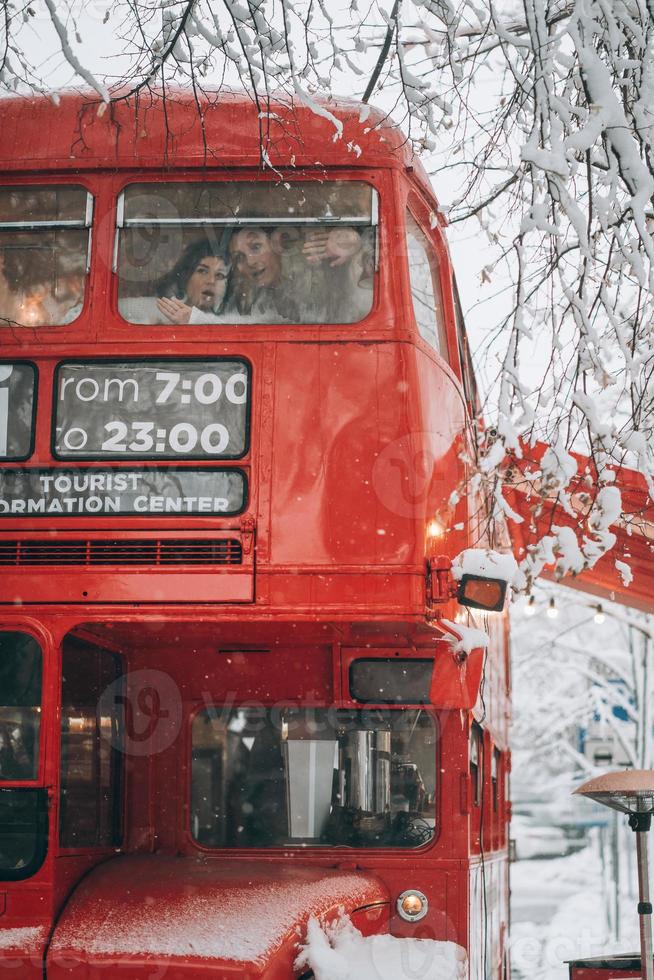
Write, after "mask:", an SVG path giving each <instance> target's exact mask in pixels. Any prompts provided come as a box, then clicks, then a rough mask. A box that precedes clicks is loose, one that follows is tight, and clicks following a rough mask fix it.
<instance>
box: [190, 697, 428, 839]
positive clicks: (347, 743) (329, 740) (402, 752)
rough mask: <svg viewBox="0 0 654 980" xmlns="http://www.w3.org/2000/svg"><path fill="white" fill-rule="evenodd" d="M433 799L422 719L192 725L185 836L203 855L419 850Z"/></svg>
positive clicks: (221, 720) (396, 715)
mask: <svg viewBox="0 0 654 980" xmlns="http://www.w3.org/2000/svg"><path fill="white" fill-rule="evenodd" d="M435 797H436V731H435V725H434V721H433V719H432V717H431V716H430V715H429V714H428V713H427V712H426V711H420V710H401V711H400V710H397V711H390V710H388V711H386V710H369V711H344V710H337V709H326V708H314V709H304V708H281V709H280V708H275V709H267V708H260V707H259V708H236V709H232V710H231V711H230V710H228V709H225V710H224V712H223V711H221V710H220V709H217V708H207V709H205V710H203V711H201V712H199V713H198V714H197V715H196V717H195V719H194V721H193V735H192V785H191V833H192V835H193V837H194V838H195V840H196V841H197V842H198V843H199V844H201V845H203V846H205V847H232V846H238V847H289V846H292V845H293V844H297V845H298V846H306V845H308V844H311V845H313V846H331V847H339V846H345V847H419V846H420V845H422V844H426V843H428V842H429V841H431V840H432V838H433V837H434V834H435V823H436V821H435Z"/></svg>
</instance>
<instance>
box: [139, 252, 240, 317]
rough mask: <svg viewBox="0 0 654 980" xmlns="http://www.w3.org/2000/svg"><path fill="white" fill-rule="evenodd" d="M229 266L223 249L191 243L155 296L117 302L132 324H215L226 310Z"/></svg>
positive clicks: (159, 285) (163, 280) (158, 285)
mask: <svg viewBox="0 0 654 980" xmlns="http://www.w3.org/2000/svg"><path fill="white" fill-rule="evenodd" d="M229 273H230V263H229V258H228V256H227V252H226V250H225V249H223V248H221V247H220V246H218V245H212V244H211V243H210V242H208V241H207V240H205V239H201V240H199V241H194V242H191V244H190V245H187V247H186V248H185V249H184V251H183V252H182V254H181V255H180V257H179V259H178V260H177V262H176V263H175V265H174V266H173V268H172V269H171V270H170V272H168V273H166V275H165V276H162V278H161V279H160V280H159V281H158V283H157V284H156V286H155V291H156V296H138V297H136V298H134V299H125V300H122V301H121V302H120V312H121V313H122V315H123V316H124V317H125V319H126V320H129V321H131V322H132V323H150V324H155V323H158V324H163V323H179V324H185V323H215V322H216V318H217V316H218V315H219V314H220V313H221V312H222V310H223V309H224V308H225V305H226V302H227V298H228V297H227V293H228V286H229Z"/></svg>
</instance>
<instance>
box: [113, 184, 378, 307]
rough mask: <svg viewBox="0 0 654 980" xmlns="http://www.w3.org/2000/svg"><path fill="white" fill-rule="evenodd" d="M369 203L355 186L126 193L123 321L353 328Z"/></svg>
mask: <svg viewBox="0 0 654 980" xmlns="http://www.w3.org/2000/svg"><path fill="white" fill-rule="evenodd" d="M376 223H377V196H376V192H375V191H374V190H373V189H372V187H370V185H368V184H364V183H362V182H361V181H320V182H319V181H306V182H303V183H295V184H288V183H272V182H263V181H258V182H254V181H252V182H245V181H233V182H232V181H230V182H229V183H227V182H221V183H217V182H215V183H171V184H159V183H157V184H132V185H130V186H129V187H127V188H126V190H125V192H124V193H123V194H122V195H121V198H120V201H119V207H118V227H119V240H118V243H119V249H118V268H119V286H118V307H119V310H120V312H121V314H122V315H123V316H124V317H125V319H127V320H129V321H130V322H131V323H141V324H171V323H179V324H185V323H191V324H193V323H208V324H211V323H355V322H356V321H358V320H361V319H363V317H365V316H366V315H367V314H368V313H369V312H370V310H371V308H372V301H373V280H374V270H375V261H376V259H375V253H376Z"/></svg>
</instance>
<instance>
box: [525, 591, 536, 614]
mask: <svg viewBox="0 0 654 980" xmlns="http://www.w3.org/2000/svg"><path fill="white" fill-rule="evenodd" d="M535 612H536V596H535V595H530V596H529V602H528V603H527V605H526V606H525V616H533V615H534V614H535Z"/></svg>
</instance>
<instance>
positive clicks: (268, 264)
mask: <svg viewBox="0 0 654 980" xmlns="http://www.w3.org/2000/svg"><path fill="white" fill-rule="evenodd" d="M229 251H230V254H231V256H232V261H233V263H234V267H235V269H236V271H237V272H238V274H239V275H240V276H243V277H244V278H245V279H247V280H248V281H249V282H253V283H254V284H255V285H256V286H261V287H262V288H266V287H270V286H276V285H277V284H278V283H279V280H280V277H281V272H282V259H281V255H280V254H279V252H277V251H276V250H275V249H274V248H273V246H272V244H271V241H270V238H269V237H268V235H267V234H266V232H265V231H261V230H260V229H255V228H251V229H245V230H243V231H237V232H236V234H235V235H233V237H232V240H231V242H230V245H229Z"/></svg>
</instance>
